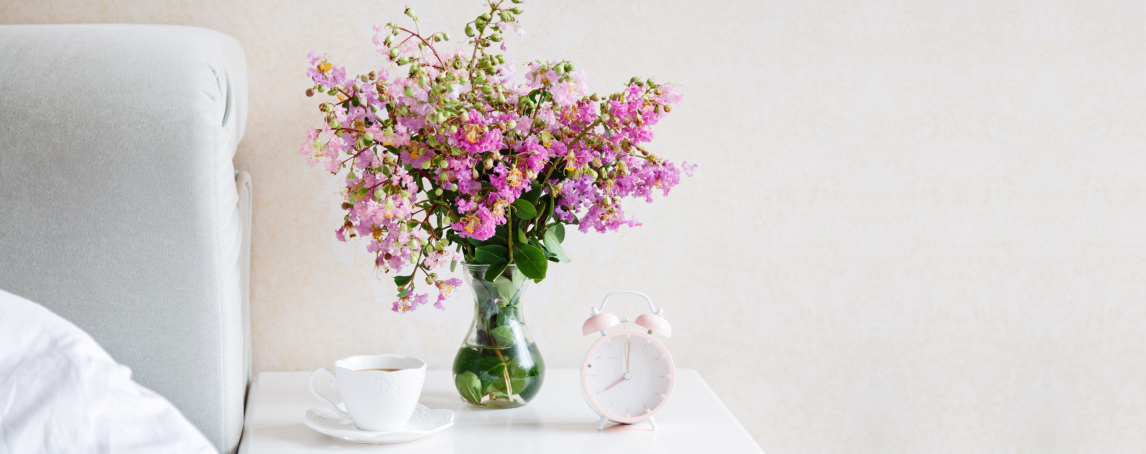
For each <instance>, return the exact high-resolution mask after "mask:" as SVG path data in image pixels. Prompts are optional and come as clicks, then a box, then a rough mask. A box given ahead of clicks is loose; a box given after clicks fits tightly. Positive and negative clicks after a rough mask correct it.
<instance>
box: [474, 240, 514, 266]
mask: <svg viewBox="0 0 1146 454" xmlns="http://www.w3.org/2000/svg"><path fill="white" fill-rule="evenodd" d="M508 257H509V249H506V247H505V246H499V245H496V244H491V245H489V246H480V247H478V248H477V252H475V253H474V259H475V260H477V263H479V264H483V265H488V264H490V263H494V262H497V261H498V260H506V259H507V258H508Z"/></svg>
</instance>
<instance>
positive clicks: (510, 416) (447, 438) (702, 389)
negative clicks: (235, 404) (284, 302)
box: [239, 369, 763, 454]
mask: <svg viewBox="0 0 1146 454" xmlns="http://www.w3.org/2000/svg"><path fill="white" fill-rule="evenodd" d="M309 378H310V372H263V373H261V374H259V377H258V379H257V380H256V381H255V382H254V383H252V384H251V391H250V397H249V401H248V404H247V420H246V424H245V426H246V427H245V428H244V431H243V441H242V444H241V445H240V449H239V453H240V454H263V453H272V452H273V453H284V454H302V453H317V452H342V451H346V452H385V453H415V452H432V453H454V452H457V453H480V452H490V453H497V454H512V453H541V452H544V453H594V454H598V453H600V454H604V453H614V452H615V453H626V454H631V453H641V452H656V453H675V452H680V453H697V452H700V453H704V452H709V453H762V452H763V451H762V450H761V449H760V447H759V446H758V445H757V444H756V442H755V441H754V440H753V439H752V437H751V436H749V435H748V432H747V431H745V430H744V427H743V426H741V425H740V422H739V421H737V420H736V418H735V417H733V416H732V413H730V412H729V411H728V408H727V407H725V406H724V403H722V402H721V401H720V398H718V397H717V396H716V394H715V393H713V392H712V389H711V388H709V387H708V384H707V383H705V382H704V379H703V378H701V377H700V374H698V373H696V371H695V370H692V369H678V370H677V381H676V388H675V389H674V390H673V394H672V398H671V399H670V400H669V402H668V403H667V404H665V406H664V408H663V409H661V411H660V412H659V413H657V415H656V416H655V418H656V421H657V430H656V431H653V430H652V428H651V427H650V426H649V425H648V424H647V423H641V424H635V425H631V426H622V425H615V424H612V423H610V424H609V425H607V426H606V427H605V430H604V431H600V432H598V431H597V420H598V418H599V417H598V416H597V414H596V413H593V410H591V409H590V408H589V405H588V404H586V403H585V399H584V397H582V395H581V390H580V379H579V378H578V377H577V371H575V370H570V369H567V370H549V371H546V373H545V384H544V385H543V386H542V388H541V392H539V393H538V394H537V396H536V397H535V398H534V400H533V401H532V402H530V403H529V405H526V406H524V407H520V408H513V409H508V410H485V409H479V408H475V407H472V406H469V405H467V404H466V403H465V401H464V400H462V398H461V396H459V395H458V392H457V391H456V390H455V389H454V384H453V377H452V375H451V374H450V372H449V371H445V370H430V371H426V382H425V385H424V387H423V390H422V397H421V399H420V402H421V403H422V404H423V405H425V406H427V407H429V408H432V409H437V408H448V409H450V410H453V411H454V425H453V427H450V428H449V429H446V430H445V431H444V432H441V433H438V434H434V435H431V436H429V437H427V438H423V439H421V440H417V441H412V442H409V443H401V444H393V445H363V444H356V443H349V442H345V441H342V440H338V439H335V438H331V437H328V436H326V435H323V434H320V433H318V432H315V431H313V430H311V429H310V428H309V427H306V426H305V425H303V423H302V420H303V416H304V415H305V414H306V410H307V409H309V408H320V407H323V406H324V404H323V403H322V402H320V401H319V400H318V399H316V398H315V397H314V396H312V395H311V394H310V390H309V388H308V387H307V380H308V379H309ZM316 385H317V383H316ZM318 388H319V389H320V390H321V391H322V392H324V393H329V394H328V395H329V396H330V397H332V398H335V399H336V401H337V391H335V390H331V389H329V388H327V387H326V386H325V385H320V386H318Z"/></svg>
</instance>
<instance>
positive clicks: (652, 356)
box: [581, 291, 676, 430]
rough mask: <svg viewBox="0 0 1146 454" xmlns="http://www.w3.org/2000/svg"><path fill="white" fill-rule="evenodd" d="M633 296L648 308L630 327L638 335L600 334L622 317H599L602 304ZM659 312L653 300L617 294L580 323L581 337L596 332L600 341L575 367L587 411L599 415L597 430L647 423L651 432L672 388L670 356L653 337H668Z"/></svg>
mask: <svg viewBox="0 0 1146 454" xmlns="http://www.w3.org/2000/svg"><path fill="white" fill-rule="evenodd" d="M621 294H630V295H639V296H642V297H644V298H645V300H646V301H648V303H649V311H650V312H649V313H647V314H641V316H640V317H637V321H636V324H637V325H639V326H641V327H642V328H644V330H632V329H618V330H614V331H612V332H608V333H607V332H606V330H608V329H609V328H612V327H614V326H617V325H619V324H621V323H628V321H629V319H628V317H625V318H617V316H616V315H613V314H612V313H609V312H605V304H606V303H608V302H609V298H611V297H613V296H614V295H621ZM662 315H664V309H663V308H662V309H659V310H658V309H657V308H655V307H653V300H652V298H649V296H648V295H645V294H644V293H640V292H633V291H621V292H613V293H610V294H608V295H607V296H605V300H604V301H602V302H601V307H600V308H599V309H598V308H595V307H594V308H592V317H589V319H588V320H586V321H585V325H584V326H583V327H582V329H581V333H582V334H584V335H586V336H588V335H590V334H593V333H600V334H601V338H600V339H597V342H595V343H594V344H593V346H592V347H590V348H589V353H588V354H586V355H585V362H584V363H583V364H582V365H581V392H582V394H584V396H585V401H586V402H588V403H589V406H590V407H592V408H593V411H595V412H597V414H598V415H601V419H600V420H599V421H598V422H597V430H602V429H604V428H605V423H607V422H609V421H612V422H615V423H618V424H636V423H639V422H641V421H648V422H649V425H651V426H652V428H653V430H656V429H657V423H656V421H655V420H654V419H653V415H655V414H656V413H657V412H658V411H660V410H661V408H664V406H665V403H666V402H668V398H669V396H671V395H672V389H673V386H674V385H675V384H676V366H674V365H673V362H672V356H671V355H669V352H668V349H666V348H665V346H664V344H662V343H661V341H660V340H657V338H655V337H653V333H656V334H660V335H662V336H664V337H672V327H671V326H669V322H668V321H667V320H665V319H664V318H663V317H662Z"/></svg>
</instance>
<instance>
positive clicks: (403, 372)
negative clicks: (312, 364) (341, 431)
mask: <svg viewBox="0 0 1146 454" xmlns="http://www.w3.org/2000/svg"><path fill="white" fill-rule="evenodd" d="M377 369H389V370H390V371H386V370H377ZM334 370H335V372H331V371H330V370H329V369H327V368H325V367H321V368H319V369H318V370H315V371H314V372H313V373H311V374H310V392H311V393H314V396H315V397H317V398H319V400H322V401H323V402H326V403H327V404H328V405H330V408H332V409H334V411H335V412H336V413H338V415H339V416H341V417H343V418H347V419H351V420H353V421H354V425H355V426H358V428H359V429H361V430H369V431H373V432H382V431H394V430H398V429H401V428H402V427H405V426H406V422H408V421H409V420H410V415H412V414H414V408H415V407H416V406H417V404H418V396H420V395H421V394H422V383H423V382H425V380H426V362H425V361H422V360H420V359H418V358H412V357H409V356H399V355H358V356H351V357H348V358H343V359H340V360H338V361H335V362H334ZM320 374H327V375H330V376H331V379H333V380H334V385H335V386H336V387H337V388H338V394H339V395H340V396H342V402H343V403H344V404H345V405H346V411H342V409H340V408H338V405H335V404H334V402H331V400H330V399H327V398H326V397H325V396H323V395H322V394H319V393H318V390H316V389H314V378H315V377H317V376H318V375H320Z"/></svg>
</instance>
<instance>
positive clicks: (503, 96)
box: [497, 93, 505, 104]
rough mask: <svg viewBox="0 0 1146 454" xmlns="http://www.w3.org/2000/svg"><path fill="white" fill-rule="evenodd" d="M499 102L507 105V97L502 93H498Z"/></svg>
mask: <svg viewBox="0 0 1146 454" xmlns="http://www.w3.org/2000/svg"><path fill="white" fill-rule="evenodd" d="M497 102H500V103H502V104H505V95H504V94H501V93H498V95H497Z"/></svg>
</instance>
